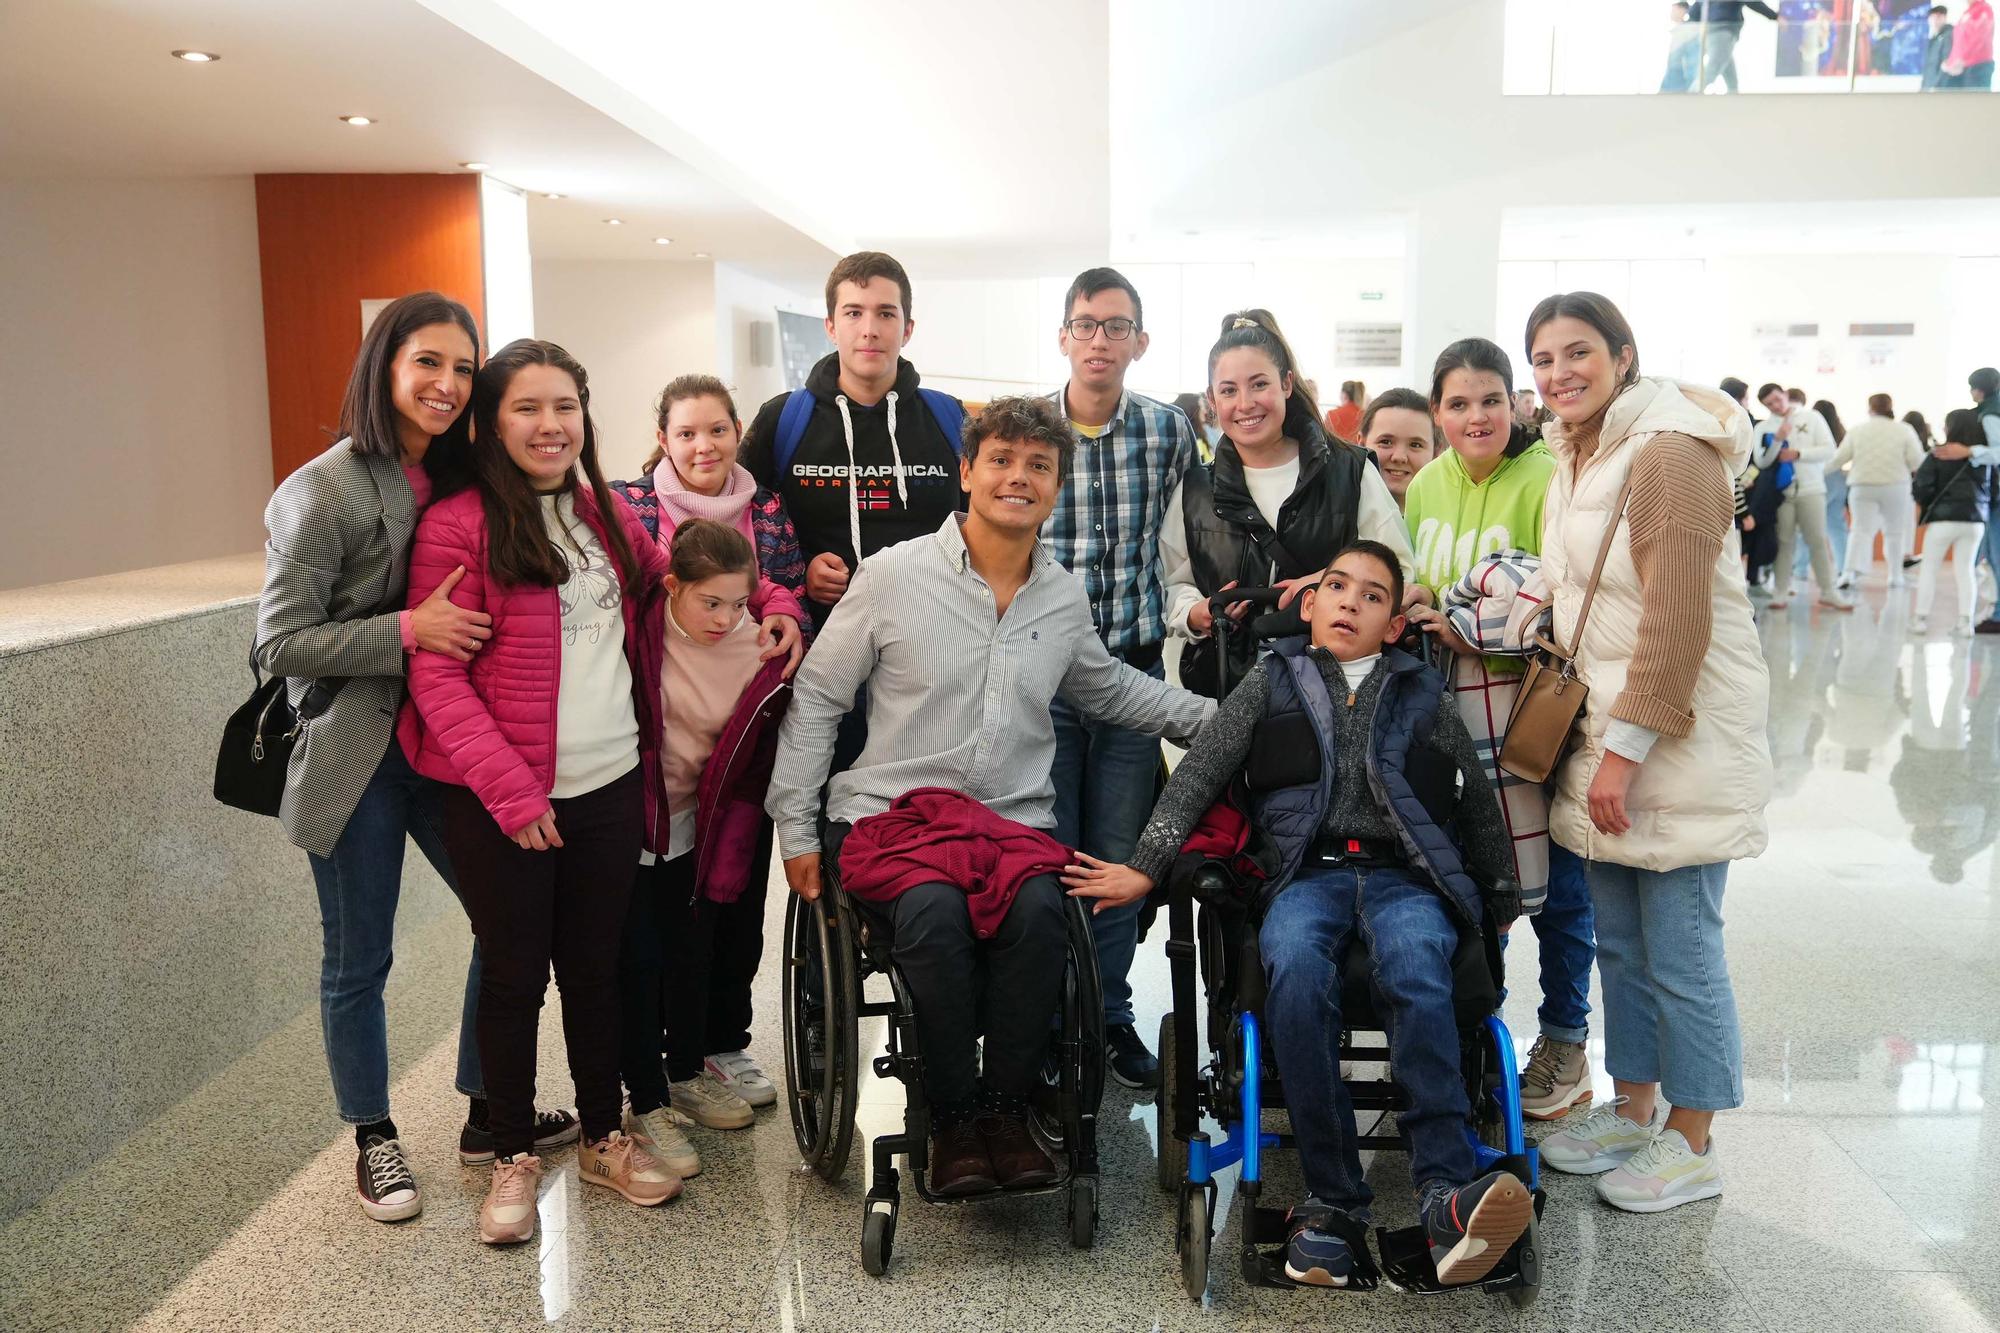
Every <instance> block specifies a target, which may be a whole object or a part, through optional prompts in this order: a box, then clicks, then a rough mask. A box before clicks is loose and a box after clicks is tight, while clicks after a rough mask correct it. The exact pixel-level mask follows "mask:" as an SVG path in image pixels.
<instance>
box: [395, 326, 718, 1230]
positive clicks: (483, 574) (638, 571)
mask: <svg viewBox="0 0 2000 1333" xmlns="http://www.w3.org/2000/svg"><path fill="white" fill-rule="evenodd" d="M472 408H473V443H472V449H471V471H472V477H473V483H472V485H471V486H469V487H467V488H466V489H464V490H461V491H459V492H458V493H457V494H455V495H452V496H450V497H448V498H446V499H443V500H440V501H438V502H437V503H436V504H435V505H433V506H432V507H431V510H430V512H429V513H427V514H426V515H425V516H424V520H423V522H422V523H421V524H419V525H418V528H417V536H416V543H415V546H414V547H413V549H412V553H411V560H410V568H411V573H410V598H411V600H412V601H413V602H415V601H416V600H417V599H419V598H422V597H425V596H428V595H429V593H430V590H431V589H432V588H433V587H435V586H437V585H438V584H439V583H441V582H442V581H443V580H444V579H445V578H446V577H447V575H449V574H450V573H451V572H452V571H453V570H454V569H458V568H462V569H463V570H464V571H465V572H464V576H463V578H462V579H460V581H459V582H458V584H457V587H456V588H455V589H454V591H453V600H454V601H456V602H458V603H459V604H461V605H463V606H467V607H471V608H473V609H477V610H482V611H484V612H486V613H487V614H488V615H490V616H491V617H492V634H493V637H492V639H491V640H490V641H489V642H488V643H487V645H486V648H485V650H484V651H483V652H481V653H480V655H479V656H478V658H476V659H475V660H474V661H472V662H471V663H465V662H461V661H457V660H455V659H452V658H449V657H441V656H437V655H435V654H427V655H422V656H420V657H419V658H418V659H416V660H415V661H414V662H413V663H412V666H411V671H410V703H409V705H408V706H406V707H405V709H404V710H403V716H402V721H401V735H402V741H403V748H404V750H405V751H406V752H407V753H408V755H409V757H410V762H411V763H412V765H413V766H414V767H415V768H416V769H417V771H418V772H420V773H423V774H425V775H426V776H429V777H433V778H436V779H438V780H439V781H440V782H442V783H444V784H445V789H444V842H445V847H446V849H447V850H448V851H449V852H450V854H451V861H452V865H453V866H454V867H455V868H456V869H457V871H458V878H459V884H460V887H461V889H462V890H463V892H464V894H465V900H466V906H467V909H468V910H469V911H470V912H471V914H472V928H473V931H474V933H475V934H476V935H477V936H478V938H479V943H480V948H481V952H482V955H483V961H484V969H483V972H482V975H481V978H480V990H479V1017H478V1035H479V1052H480V1056H481V1059H482V1061H483V1063H484V1065H485V1068H486V1079H487V1100H488V1105H489V1108H490V1124H491V1132H492V1139H493V1149H494V1152H495V1154H496V1161H495V1164H494V1170H493V1180H492V1186H491V1188H490V1190H489V1192H488V1194H487V1197H486V1203H485V1206H484V1207H483V1208H482V1209H481V1210H480V1217H479V1237H480V1239H481V1240H483V1241H486V1242H488V1243H489V1244H501V1243H511V1242H516V1241H524V1240H527V1239H529V1238H530V1237H532V1236H533V1235H534V1233H535V1202H536V1196H537V1188H536V1187H537V1184H538V1182H539V1180H540V1178H541V1174H542V1161H541V1159H540V1157H539V1156H537V1155H536V1153H535V1142H534V1138H535V1136H534V1091H535V1045H536V1028H537V1024H538V1019H539V1016H540V1013H541V1007H542V996H543V992H544V991H545V990H546V989H547V986H548V975H549V971H550V969H551V967H553V969H554V971H555V976H556V985H557V986H558V987H560V988H561V991H562V997H563V1034H564V1037H565V1038H566V1040H567V1043H568V1046H569V1064H570V1075H571V1077H572V1078H573V1079H574V1080H575V1083H576V1093H577V1109H578V1113H579V1115H580V1116H581V1118H582V1122H583V1136H584V1139H585V1142H584V1144H583V1146H582V1148H581V1149H580V1150H579V1157H580V1159H581V1160H580V1161H579V1164H578V1165H579V1168H580V1174H581V1175H582V1177H583V1179H584V1180H586V1181H588V1182H590V1183H592V1184H596V1185H602V1186H605V1187H607V1188H609V1189H613V1190H616V1191H617V1192H618V1193H619V1194H621V1195H623V1196H624V1197H625V1198H626V1199H628V1200H630V1201H631V1202H633V1203H637V1204H642V1205H650V1204H657V1203H662V1202H664V1201H665V1200H667V1199H669V1198H672V1197H673V1196H674V1195H675V1194H678V1193H679V1192H680V1188H681V1180H680V1177H679V1176H678V1175H676V1174H674V1173H673V1172H672V1171H670V1170H668V1169H667V1168H666V1167H664V1166H663V1165H661V1163H660V1162H659V1161H657V1160H656V1159H655V1158H654V1156H653V1155H652V1153H651V1152H650V1151H649V1150H648V1148H647V1146H646V1145H645V1144H643V1143H641V1142H640V1141H638V1140H636V1139H632V1138H629V1137H628V1136H626V1135H625V1134H624V1133H623V1132H622V1131H621V1129H620V1105H619V1102H620V1094H619V1077H618V950H619V940H620V932H619V923H621V922H622V921H623V920H624V919H625V911H626V906H627V903H628V902H629V900H630V897H631V893H632V882H633V877H634V875H635V874H636V873H637V869H638V864H639V854H640V852H641V850H642V849H644V850H656V849H659V848H662V847H664V845H665V844H664V840H663V838H664V819H663V818H662V817H661V813H660V812H661V809H662V802H661V799H660V790H661V787H660V759H659V755H660V747H661V741H662V737H661V721H660V670H661V658H660V643H661V633H662V630H663V622H662V618H661V607H662V603H663V600H664V599H663V595H662V594H663V580H664V578H665V576H666V574H667V558H666V555H665V554H664V553H663V552H662V551H661V550H660V549H659V548H658V547H657V546H655V545H654V544H653V542H652V541H651V540H650V539H649V538H648V537H647V536H646V533H645V530H644V529H643V528H641V527H640V525H639V520H638V519H637V517H635V516H634V515H633V513H632V511H631V509H630V507H629V506H627V505H626V503H625V502H624V501H623V500H622V499H620V498H618V496H617V495H616V493H614V492H613V491H612V490H611V489H610V488H609V487H608V486H606V484H605V481H604V476H603V473H602V472H601V471H600V470H599V467H598V461H597V437H596V431H595V429H594V428H593V427H592V425H591V420H590V382H589V378H588V376H586V374H585V373H584V369H583V367H582V366H581V365H579V364H577V362H576V359H575V358H574V357H572V356H570V354H569V353H568V352H565V351H564V350H563V349H562V348H560V347H558V346H556V345H555V344H553V343H548V342H537V341H533V340H527V339H524V340H521V341H519V342H514V343H510V344H508V345H507V346H506V347H504V348H502V349H501V350H500V351H499V352H498V353H496V354H495V355H494V356H493V358H492V360H490V361H488V362H487V363H486V365H485V366H484V367H483V368H482V369H481V370H480V372H479V375H478V376H477V378H476V379H475V381H474V385H473V394H472ZM579 474H581V475H580V476H579Z"/></svg>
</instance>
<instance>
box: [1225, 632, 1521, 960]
mask: <svg viewBox="0 0 2000 1333" xmlns="http://www.w3.org/2000/svg"><path fill="white" fill-rule="evenodd" d="M1272 653H1273V654H1274V656H1273V658H1272V660H1271V662H1270V665H1269V670H1270V676H1271V697H1270V701H1269V703H1267V704H1266V705H1265V710H1264V718H1265V726H1264V727H1263V728H1260V740H1262V739H1264V738H1266V737H1268V738H1270V739H1269V740H1268V741H1267V742H1266V743H1279V738H1294V743H1296V741H1295V738H1297V737H1299V736H1301V735H1302V730H1301V729H1300V728H1297V727H1296V726H1291V727H1287V726H1285V725H1283V719H1285V718H1287V717H1292V716H1295V715H1298V714H1304V715H1305V717H1306V718H1308V719H1309V720H1310V722H1311V735H1312V736H1313V738H1314V739H1315V740H1317V742H1318V744H1319V752H1320V755H1321V756H1322V758H1321V762H1320V765H1319V778H1318V780H1317V781H1315V782H1305V783H1301V784H1299V785H1297V786H1289V787H1277V788H1274V789H1271V790H1268V791H1263V792H1252V793H1251V804H1252V806H1253V813H1254V816H1255V822H1256V825H1257V827H1258V828H1259V829H1260V830H1262V831H1263V833H1264V835H1265V836H1266V837H1268V838H1269V839H1270V840H1271V842H1272V844H1273V845H1274V846H1275V847H1276V848H1277V850H1278V858H1279V871H1278V873H1277V874H1276V875H1274V876H1273V877H1272V878H1271V879H1270V880H1269V881H1267V882H1266V883H1265V885H1264V889H1263V893H1262V894H1261V896H1260V899H1259V901H1258V904H1257V907H1258V911H1259V912H1260V913H1261V912H1262V911H1263V909H1265V908H1267V907H1269V906H1270V904H1271V901H1272V900H1273V899H1274V898H1276V897H1277V896H1278V894H1280V893H1282V892H1283V891H1284V890H1285V888H1286V886H1287V885H1289V884H1290V883H1291V882H1292V879H1293V877H1294V876H1295V875H1297V873H1298V871H1299V867H1300V866H1301V865H1302V864H1303V863H1304V862H1305V859H1306V857H1307V855H1308V854H1309V853H1310V852H1311V851H1312V847H1313V843H1314V842H1316V841H1317V840H1318V838H1319V836H1320V827H1321V825H1322V823H1323V822H1324V821H1325V818H1326V809H1327V805H1328V803H1329V802H1330V801H1331V800H1332V799H1333V775H1334V768H1333V766H1334V763H1335V762H1336V761H1335V757H1334V746H1333V730H1334V726H1333V707H1334V703H1333V698H1332V696H1331V695H1330V694H1329V693H1328V692H1327V688H1326V678H1325V677H1324V676H1323V675H1321V674H1320V665H1319V663H1318V662H1317V661H1315V660H1314V659H1313V658H1312V656H1310V655H1309V654H1308V653H1307V651H1306V640H1305V639H1303V638H1294V639H1285V640H1282V641H1280V642H1278V643H1276V644H1274V645H1273V646H1272ZM1382 659H1383V660H1382V665H1383V668H1384V669H1385V671H1386V677H1385V679H1384V680H1383V681H1382V690H1381V693H1380V694H1378V695H1377V696H1376V701H1375V713H1374V716H1373V717H1372V718H1371V719H1369V727H1368V732H1369V735H1370V737H1371V738H1372V740H1371V744H1370V747H1369V749H1370V753H1369V754H1368V756H1367V765H1368V786H1369V788H1370V790H1372V791H1373V792H1374V793H1375V797H1376V799H1377V800H1378V801H1381V802H1382V803H1383V805H1384V807H1385V808H1387V810H1388V811H1389V814H1390V816H1391V821H1392V822H1393V823H1394V824H1395V826H1396V834H1397V839H1398V841H1400V842H1401V843H1402V845H1403V853H1404V855H1405V856H1407V857H1408V858H1409V861H1410V865H1411V866H1412V867H1413V868H1415V869H1417V870H1420V871H1421V872H1423V874H1424V875H1425V876H1426V877H1427V878H1428V879H1429V880H1430V882H1431V884H1432V885H1433V886H1434V887H1435V888H1436V889H1437V890H1438V892H1439V893H1441V894H1443V895H1444V899H1445V901H1446V902H1448V903H1450V904H1451V905H1452V907H1453V908H1454V909H1456V911H1457V913H1458V915H1459V917H1460V918H1461V919H1462V920H1464V921H1466V922H1470V923H1473V924H1477V923H1478V922H1479V921H1480V920H1481V917H1482V910H1483V909H1482V901H1481V895H1480V890H1479V886H1478V885H1477V884H1476V883H1474V881H1473V879H1472V876H1471V875H1470V874H1468V873H1467V871H1466V869H1465V863H1464V861H1463V859H1462V858H1461V857H1460V856H1459V852H1458V847H1457V845H1456V844H1455V843H1454V841H1453V839H1452V836H1451V826H1450V820H1451V816H1452V813H1453V810H1454V809H1455V807H1456V796H1455V793H1456V780H1455V779H1456V775H1457V771H1458V770H1457V766H1456V765H1455V764H1453V763H1452V762H1451V760H1449V759H1447V758H1445V757H1444V756H1443V755H1440V754H1438V753H1437V752H1436V751H1434V750H1431V749H1430V748H1429V743H1430V737H1431V730H1432V728H1433V727H1434V726H1435V725H1436V722H1437V714H1438V708H1439V706H1440V705H1441V704H1442V703H1443V700H1444V677H1443V676H1442V675H1440V674H1439V673H1438V672H1437V671H1436V670H1435V669H1434V668H1432V667H1428V666H1425V665H1424V664H1423V663H1422V662H1420V661H1418V660H1417V659H1416V658H1414V657H1412V656H1410V655H1409V654H1408V653H1406V652H1403V651H1402V650H1401V649H1398V648H1387V649H1384V650H1383V654H1382ZM1274 724H1276V725H1274ZM1440 766H1442V769H1440ZM1419 790H1422V791H1423V792H1424V793H1425V795H1424V796H1419V794H1418V792H1419ZM1425 797H1428V807H1427V805H1426V799H1425Z"/></svg>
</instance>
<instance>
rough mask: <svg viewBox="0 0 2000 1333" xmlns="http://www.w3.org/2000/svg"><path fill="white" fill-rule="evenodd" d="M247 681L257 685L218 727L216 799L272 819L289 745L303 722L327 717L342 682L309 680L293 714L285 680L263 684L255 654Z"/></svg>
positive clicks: (282, 787)
mask: <svg viewBox="0 0 2000 1333" xmlns="http://www.w3.org/2000/svg"><path fill="white" fill-rule="evenodd" d="M250 679H251V680H253V681H255V682H256V685H255V688H253V689H252V690H251V691H250V697H249V698H248V699H246V700H245V701H244V702H243V705H242V707H240V708H238V709H237V710H236V711H235V712H233V713H231V714H230V715H229V720H228V721H227V722H225V723H223V724H222V744H221V745H220V746H218V747H217V748H216V752H215V799H216V800H218V801H220V802H222V803H223V804H224V805H228V806H234V807H235V808H236V809H238V810H248V811H249V812H250V813H251V814H253V815H270V816H272V817H273V818H276V817H277V814H278V806H279V805H280V804H281V803H282V802H283V801H284V799H285V770H286V768H288V767H289V766H290V765H291V762H292V744H293V742H295V741H296V740H298V738H299V733H300V732H302V731H304V730H305V727H306V723H308V722H310V721H312V719H314V718H316V717H318V716H319V715H320V714H322V713H324V712H326V710H327V708H328V707H329V706H330V705H331V704H332V703H333V698H334V696H335V695H337V694H339V693H340V689H341V686H343V685H345V684H347V681H346V680H345V679H344V678H331V679H324V680H316V681H314V682H313V683H312V684H311V685H309V686H307V687H306V693H305V697H304V698H303V699H301V700H299V708H298V711H297V712H293V710H292V701H291V698H290V696H289V695H288V694H287V692H286V689H285V686H286V685H287V684H288V683H289V677H286V676H272V677H271V678H270V679H269V680H266V679H265V678H264V673H263V672H261V671H259V670H258V669H257V658H256V655H255V654H254V653H253V654H252V655H251V658H250Z"/></svg>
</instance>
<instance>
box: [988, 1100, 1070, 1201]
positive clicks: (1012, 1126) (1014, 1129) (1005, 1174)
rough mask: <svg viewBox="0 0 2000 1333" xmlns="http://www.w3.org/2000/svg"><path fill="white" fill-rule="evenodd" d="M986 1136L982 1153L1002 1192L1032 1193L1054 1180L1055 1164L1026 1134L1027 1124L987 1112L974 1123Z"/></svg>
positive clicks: (1014, 1116)
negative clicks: (1027, 1190) (1037, 1187)
mask: <svg viewBox="0 0 2000 1333" xmlns="http://www.w3.org/2000/svg"><path fill="white" fill-rule="evenodd" d="M977 1123H978V1125H979V1132H980V1133H981V1134H984V1135H985V1136H986V1151H987V1154H988V1155H989V1156H990V1157H992V1159H993V1170H994V1173H995V1174H996V1175H998V1176H999V1178H1000V1188H1001V1189H1006V1190H1022V1189H1033V1188H1034V1187H1035V1186H1037V1185H1046V1184H1049V1183H1050V1182H1051V1181H1053V1180H1054V1179H1055V1178H1056V1164H1055V1163H1054V1162H1052V1161H1050V1160H1049V1155H1048V1154H1047V1153H1046V1152H1044V1151H1042V1145H1041V1144H1039V1143H1037V1142H1035V1136H1034V1135H1033V1134H1031V1133H1029V1132H1028V1123H1027V1121H1025V1120H1023V1119H1022V1118H1021V1117H1020V1116H1017V1115H1001V1114H999V1113H998V1112H989V1113H988V1114H986V1115H983V1116H980V1117H979V1120H978V1121H977Z"/></svg>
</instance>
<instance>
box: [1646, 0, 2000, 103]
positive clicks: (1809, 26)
mask: <svg viewBox="0 0 2000 1333" xmlns="http://www.w3.org/2000/svg"><path fill="white" fill-rule="evenodd" d="M1839 8H1840V9H1841V11H1842V12H1839V13H1836V6H1835V4H1833V3H1831V0H1807V2H1806V3H1804V4H1802V5H1797V6H1788V7H1787V9H1786V10H1785V11H1784V12H1781V11H1780V10H1778V9H1774V8H1772V7H1771V6H1770V5H1769V4H1765V3H1763V2H1762V0H1693V3H1686V2H1685V0H1674V3H1672V4H1669V5H1668V6H1667V61H1666V70H1665V72H1664V73H1663V74H1661V76H1660V91H1661V92H1663V93H1700V92H1707V91H1708V90H1710V89H1711V88H1713V87H1715V86H1716V85H1717V84H1718V83H1719V84H1720V85H1721V88H1722V91H1724V92H1726V93H1733V92H1735V91H1736V90H1737V75H1736V46H1737V43H1738V42H1739V41H1740V40H1741V39H1742V36H1743V23H1744V17H1743V15H1744V11H1745V10H1748V11H1750V12H1751V13H1753V14H1757V15H1760V16H1762V17H1763V18H1766V19H1770V20H1772V21H1773V22H1775V23H1776V24H1777V25H1778V27H1779V29H1780V34H1781V35H1780V55H1779V58H1778V69H1777V72H1778V73H1779V74H1780V75H1789V76H1793V77H1808V78H1811V77H1816V76H1821V75H1829V74H1830V75H1845V74H1846V73H1847V72H1848V71H1849V68H1850V62H1851V68H1852V70H1853V72H1854V73H1856V74H1870V75H1890V74H1897V73H1920V74H1921V79H1922V82H1921V85H1920V86H1921V87H1922V89H1923V91H1925V92H1959V91H1964V92H1985V91H1989V90H1990V89H1991V88H1992V87H1993V5H1992V0H1963V3H1962V5H1961V6H1960V10H1959V13H1958V15H1957V17H1956V18H1955V19H1954V18H1953V16H1952V11H1951V7H1950V6H1949V5H1941V4H1939V5H1932V6H1930V7H1929V9H1928V10H1923V9H1916V10H1906V11H1904V12H1901V13H1897V14H1892V15H1890V16H1885V15H1884V14H1883V12H1882V9H1881V7H1880V6H1878V5H1877V4H1875V3H1874V0H1858V3H1857V4H1855V5H1854V6H1853V8H1852V10H1851V11H1848V10H1847V9H1846V7H1845V6H1841V7H1839ZM1920 28H1921V29H1923V31H1921V32H1920V31H1918V29H1920ZM1917 40H1921V41H1922V43H1923V51H1922V56H1921V60H1922V64H1921V67H1920V69H1918V70H1913V69H1911V68H1910V67H1909V66H1910V63H1911V62H1912V59H1913V58H1914V57H1915V56H1916V54H1917V53H1916V51H1915V46H1914V44H1915V42H1916V41H1917ZM1850 46H1852V48H1853V49H1852V50H1850V49H1849V48H1850ZM1904 52H1907V53H1908V54H1907V55H1905V54H1903V53H1904Z"/></svg>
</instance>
